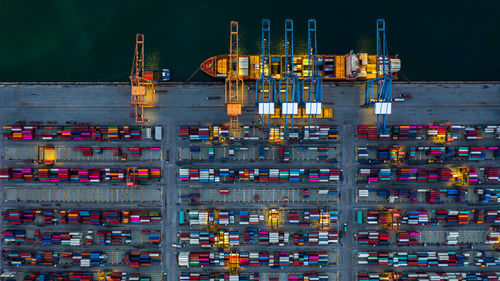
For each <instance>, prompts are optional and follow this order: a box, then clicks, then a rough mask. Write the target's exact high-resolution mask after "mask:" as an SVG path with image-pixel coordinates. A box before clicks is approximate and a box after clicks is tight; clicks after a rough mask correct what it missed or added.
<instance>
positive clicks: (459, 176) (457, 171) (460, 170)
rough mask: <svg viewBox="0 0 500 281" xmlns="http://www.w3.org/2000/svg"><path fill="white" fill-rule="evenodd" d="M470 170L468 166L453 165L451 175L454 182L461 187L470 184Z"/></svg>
mask: <svg viewBox="0 0 500 281" xmlns="http://www.w3.org/2000/svg"><path fill="white" fill-rule="evenodd" d="M469 171H470V169H469V168H468V167H463V166H460V167H452V168H451V177H452V179H453V184H454V185H456V186H461V187H466V186H469V185H470V182H469Z"/></svg>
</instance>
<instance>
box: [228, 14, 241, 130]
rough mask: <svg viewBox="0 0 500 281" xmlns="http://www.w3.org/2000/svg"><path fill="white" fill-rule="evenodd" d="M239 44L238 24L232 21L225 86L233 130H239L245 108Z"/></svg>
mask: <svg viewBox="0 0 500 281" xmlns="http://www.w3.org/2000/svg"><path fill="white" fill-rule="evenodd" d="M239 52H240V50H239V43H238V22H236V21H231V30H230V39H229V56H228V62H227V63H228V68H227V77H226V84H225V105H226V110H227V115H228V116H229V124H230V128H231V129H238V127H239V123H238V118H239V116H240V115H241V109H242V107H243V87H244V82H243V79H241V77H240V75H239V70H240V64H239V57H240V55H239V54H240V53H239Z"/></svg>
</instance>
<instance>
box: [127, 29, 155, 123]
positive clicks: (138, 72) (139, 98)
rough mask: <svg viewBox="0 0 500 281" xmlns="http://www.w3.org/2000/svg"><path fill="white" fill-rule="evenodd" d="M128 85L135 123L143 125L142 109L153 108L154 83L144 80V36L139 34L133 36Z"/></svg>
mask: <svg viewBox="0 0 500 281" xmlns="http://www.w3.org/2000/svg"><path fill="white" fill-rule="evenodd" d="M130 84H131V100H130V104H131V105H132V106H133V107H134V111H135V122H136V123H144V107H155V104H154V93H155V91H154V86H155V82H154V81H151V80H147V79H145V78H144V34H140V33H137V34H136V36H135V52H134V59H133V62H132V70H131V71H130ZM149 99H150V101H149V102H148V101H147V100H149Z"/></svg>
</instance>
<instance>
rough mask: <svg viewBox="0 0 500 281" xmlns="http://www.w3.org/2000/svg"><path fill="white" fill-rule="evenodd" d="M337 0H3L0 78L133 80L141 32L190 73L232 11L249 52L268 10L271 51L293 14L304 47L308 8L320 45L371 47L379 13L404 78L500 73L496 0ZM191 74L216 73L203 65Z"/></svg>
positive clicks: (169, 64) (178, 70) (212, 47)
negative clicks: (136, 42) (340, 0)
mask: <svg viewBox="0 0 500 281" xmlns="http://www.w3.org/2000/svg"><path fill="white" fill-rule="evenodd" d="M335 2H337V1H333V0H331V1H323V2H321V1H292V0H289V1H283V2H281V3H277V2H276V1H251V0H249V1H245V2H243V1H208V0H196V1H183V0H179V1H165V0H163V1H117V0H116V1H111V0H109V1H102V0H101V1H69V0H66V1H64V0H61V1H55V0H53V1H29V2H27V1H2V2H0V4H1V6H0V23H1V27H2V28H1V30H2V31H1V32H2V35H3V38H2V39H3V40H2V43H1V44H0V51H1V53H2V54H3V57H2V61H1V63H0V65H1V66H2V67H1V68H0V80H1V81H127V79H128V75H129V73H130V67H131V63H132V54H133V49H134V40H135V34H136V33H138V32H141V33H144V34H145V36H146V39H145V40H146V45H145V47H146V54H147V56H148V57H152V56H155V57H156V62H157V63H158V64H159V65H160V66H161V67H162V68H170V69H171V70H172V72H173V76H174V80H175V81H185V80H186V78H187V77H189V75H190V74H191V73H192V72H193V71H195V70H196V69H197V68H198V66H199V65H200V63H201V62H203V61H204V60H205V59H207V58H208V57H211V56H214V55H217V54H223V53H226V52H227V50H228V47H229V46H228V45H229V21H230V20H237V21H239V27H240V46H241V48H242V50H243V51H244V52H245V53H248V54H249V53H258V52H259V46H260V36H261V33H260V28H261V19H262V18H269V19H270V20H271V30H272V35H271V39H272V40H271V42H272V44H273V49H274V50H279V48H278V44H279V43H280V42H283V28H284V20H285V19H286V18H292V19H293V20H294V24H295V34H294V36H295V46H296V49H297V50H299V51H302V52H304V51H305V49H306V48H305V46H306V43H307V41H306V40H307V34H306V28H307V26H306V22H307V19H308V18H309V17H314V18H316V20H317V27H318V51H319V53H320V54H326V53H328V54H345V53H347V52H349V51H350V50H351V49H354V50H356V51H369V52H370V53H374V52H375V20H376V19H377V18H378V17H383V18H385V19H386V24H387V36H388V42H389V52H390V53H391V54H395V53H397V54H399V56H400V58H401V59H402V74H403V75H402V79H404V78H407V79H409V80H413V81H415V80H483V81H484V80H498V74H497V73H498V70H497V68H498V67H499V62H500V60H499V59H498V51H499V49H500V20H499V18H498V14H499V11H500V1H494V0H492V1H487V0H485V1H474V2H470V1H432V2H431V1H429V2H426V1H411V2H410V1H393V2H392V4H385V5H384V6H382V5H380V4H379V3H381V2H382V1H367V0H362V1H345V3H335ZM28 3H29V5H28ZM306 3H317V4H316V5H317V6H316V7H312V6H311V7H306V6H305V4H306ZM386 3H387V2H386ZM471 5H473V6H471ZM193 80H194V81H210V80H211V78H209V77H207V76H206V75H204V74H203V73H201V71H200V72H199V73H198V74H197V75H196V76H195V77H194V79H193Z"/></svg>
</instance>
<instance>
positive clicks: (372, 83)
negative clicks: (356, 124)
mask: <svg viewBox="0 0 500 281" xmlns="http://www.w3.org/2000/svg"><path fill="white" fill-rule="evenodd" d="M396 61H399V59H395V60H394V63H396ZM392 63H393V60H392V59H389V56H388V51H387V40H386V36H385V21H384V20H383V19H377V77H376V78H375V79H371V80H368V81H366V82H364V84H365V85H364V86H365V103H364V105H363V106H371V105H373V108H374V113H375V115H377V130H378V133H379V134H386V133H387V130H388V129H389V128H388V127H387V125H386V119H387V115H390V114H391V112H392V80H393V71H392V69H391V65H392ZM398 71H399V69H398Z"/></svg>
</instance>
